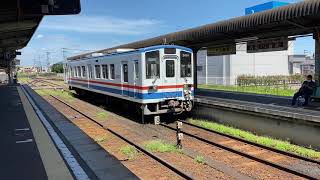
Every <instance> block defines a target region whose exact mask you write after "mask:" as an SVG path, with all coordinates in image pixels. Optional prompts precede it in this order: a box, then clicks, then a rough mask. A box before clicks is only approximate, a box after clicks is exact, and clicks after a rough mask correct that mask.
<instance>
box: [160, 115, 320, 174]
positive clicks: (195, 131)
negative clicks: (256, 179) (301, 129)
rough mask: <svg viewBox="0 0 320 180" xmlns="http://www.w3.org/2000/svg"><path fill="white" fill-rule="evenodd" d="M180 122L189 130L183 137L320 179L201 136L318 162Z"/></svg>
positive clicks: (296, 158) (290, 171)
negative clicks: (209, 136)
mask: <svg viewBox="0 0 320 180" xmlns="http://www.w3.org/2000/svg"><path fill="white" fill-rule="evenodd" d="M181 122H183V123H184V126H183V127H184V129H185V128H187V129H189V131H188V130H181V132H182V133H183V134H184V135H186V136H189V137H191V138H194V139H196V140H199V141H201V142H204V143H207V144H209V145H212V146H215V147H218V148H221V149H223V150H226V151H229V152H232V153H235V154H237V155H240V156H243V157H246V158H249V159H251V160H253V161H256V162H259V163H262V164H265V165H268V166H271V167H273V168H276V169H279V170H281V171H284V172H286V173H290V174H293V175H296V176H299V177H302V178H306V179H319V177H320V176H319V177H314V176H312V175H310V174H308V173H304V172H302V171H299V170H297V169H293V168H290V167H288V166H285V165H282V164H280V163H275V162H273V161H270V160H267V159H265V158H262V157H259V156H256V155H252V154H250V153H247V152H244V151H241V150H238V149H237V148H233V147H230V146H228V145H224V144H222V143H219V142H216V141H213V140H209V139H214V138H208V136H207V137H205V136H204V135H203V134H204V132H206V133H211V134H215V135H219V136H223V137H225V138H228V139H229V140H233V141H238V142H241V143H242V144H244V145H246V144H247V145H250V146H254V147H255V148H258V149H261V150H266V151H268V152H270V153H275V154H280V155H282V156H286V157H288V158H293V159H295V160H299V161H304V162H306V163H313V164H315V165H316V166H318V165H319V164H320V162H319V161H317V160H313V159H309V158H305V157H302V156H298V155H296V154H291V153H288V152H284V151H280V150H277V149H274V148H270V147H266V146H263V145H260V144H256V143H253V142H250V141H246V140H243V139H240V138H236V137H233V136H229V135H226V134H223V133H219V132H216V131H212V130H208V129H205V128H202V127H199V126H196V125H193V124H190V123H188V122H185V121H181ZM160 125H161V126H163V127H165V128H167V129H170V130H172V131H176V128H175V127H174V126H172V125H167V124H164V123H162V124H160ZM190 130H192V131H190ZM199 130H200V131H203V132H200V131H199ZM208 135H210V134H208ZM318 167H319V166H318Z"/></svg>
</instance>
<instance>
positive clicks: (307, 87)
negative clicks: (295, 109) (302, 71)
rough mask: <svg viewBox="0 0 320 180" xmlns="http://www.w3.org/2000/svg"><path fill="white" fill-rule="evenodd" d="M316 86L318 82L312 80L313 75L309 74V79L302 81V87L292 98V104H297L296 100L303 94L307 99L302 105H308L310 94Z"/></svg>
mask: <svg viewBox="0 0 320 180" xmlns="http://www.w3.org/2000/svg"><path fill="white" fill-rule="evenodd" d="M315 88H316V83H315V82H314V81H313V80H312V76H311V75H308V76H307V80H306V81H304V82H303V83H302V86H301V88H300V89H299V91H298V92H296V93H295V94H294V96H293V98H292V104H291V105H292V106H294V105H295V104H296V101H297V99H298V97H299V96H303V97H304V99H305V101H304V103H303V105H302V106H307V105H308V103H309V99H310V96H311V95H312V93H313V90H314V89H315Z"/></svg>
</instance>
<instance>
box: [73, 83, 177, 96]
mask: <svg viewBox="0 0 320 180" xmlns="http://www.w3.org/2000/svg"><path fill="white" fill-rule="evenodd" d="M69 83H70V84H74V85H79V86H82V87H85V88H88V85H86V84H82V83H77V82H69ZM89 88H91V89H96V90H100V91H106V92H109V93H114V94H119V95H126V96H130V97H135V98H137V99H162V98H176V97H182V95H183V94H182V91H174V92H157V93H134V92H132V91H125V90H124V91H122V90H119V89H113V88H108V87H103V86H96V85H92V84H90V85H89Z"/></svg>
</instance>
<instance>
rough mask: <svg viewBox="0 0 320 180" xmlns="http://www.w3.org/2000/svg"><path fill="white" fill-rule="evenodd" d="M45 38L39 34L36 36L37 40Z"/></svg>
mask: <svg viewBox="0 0 320 180" xmlns="http://www.w3.org/2000/svg"><path fill="white" fill-rule="evenodd" d="M43 37H44V35H42V34H38V35H37V36H36V39H41V38H43Z"/></svg>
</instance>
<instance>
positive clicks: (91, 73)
mask: <svg viewBox="0 0 320 180" xmlns="http://www.w3.org/2000/svg"><path fill="white" fill-rule="evenodd" d="M85 77H86V80H87V85H88V88H90V80H91V79H92V78H93V70H92V65H91V64H88V73H85Z"/></svg>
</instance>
